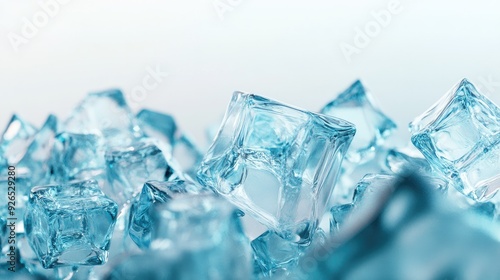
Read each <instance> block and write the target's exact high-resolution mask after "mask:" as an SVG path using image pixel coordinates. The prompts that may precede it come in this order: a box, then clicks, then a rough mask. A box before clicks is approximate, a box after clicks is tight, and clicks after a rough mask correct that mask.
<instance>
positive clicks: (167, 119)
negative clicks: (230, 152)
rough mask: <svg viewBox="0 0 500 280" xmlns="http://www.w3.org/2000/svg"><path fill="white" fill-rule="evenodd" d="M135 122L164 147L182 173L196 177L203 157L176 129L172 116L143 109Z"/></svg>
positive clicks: (183, 134)
mask: <svg viewBox="0 0 500 280" xmlns="http://www.w3.org/2000/svg"><path fill="white" fill-rule="evenodd" d="M137 120H138V121H139V124H140V126H141V128H142V129H143V130H144V132H145V133H146V134H147V135H148V136H149V137H154V138H156V139H158V140H160V142H161V143H163V144H164V145H165V146H166V149H167V150H169V151H170V152H171V154H172V156H173V157H174V159H175V160H176V161H177V162H178V163H179V165H180V168H181V170H182V171H183V172H186V173H188V174H189V175H191V176H193V177H194V176H195V175H196V169H197V168H198V165H199V164H200V162H201V160H202V158H203V155H202V153H201V152H200V150H199V149H198V147H197V146H196V145H195V144H194V143H193V141H192V140H191V139H190V138H189V136H187V135H186V134H185V133H183V132H182V131H180V130H179V129H178V127H177V124H176V122H175V120H174V118H173V117H172V116H170V115H168V114H163V113H160V112H156V111H152V110H146V109H144V110H141V111H140V112H139V113H137Z"/></svg>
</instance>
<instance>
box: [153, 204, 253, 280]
mask: <svg viewBox="0 0 500 280" xmlns="http://www.w3.org/2000/svg"><path fill="white" fill-rule="evenodd" d="M151 213H152V214H153V215H152V219H151V220H152V226H151V249H152V250H154V251H159V252H165V253H168V252H175V253H176V254H177V256H175V257H174V259H173V260H171V261H170V262H167V263H164V265H161V266H159V267H158V270H159V271H168V270H175V271H176V274H177V275H178V277H181V278H180V279H248V278H249V277H250V275H251V264H252V263H251V257H250V244H249V241H248V239H247V238H246V237H245V235H244V234H243V230H242V228H241V225H240V221H239V218H238V216H237V212H236V210H235V209H234V208H233V207H232V205H230V204H229V203H228V202H226V201H225V200H224V199H222V198H220V197H216V196H214V195H213V194H201V195H193V194H179V195H178V196H176V198H175V199H172V200H171V201H170V202H168V203H157V204H155V205H154V210H153V211H152V212H151ZM182 275H184V276H185V277H182ZM194 275H202V277H201V278H192V277H193V276H194ZM187 276H191V277H187ZM174 278H175V279H179V278H177V277H174Z"/></svg>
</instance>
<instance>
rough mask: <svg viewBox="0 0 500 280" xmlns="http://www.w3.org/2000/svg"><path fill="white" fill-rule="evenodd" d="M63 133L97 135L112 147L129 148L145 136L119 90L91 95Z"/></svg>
mask: <svg viewBox="0 0 500 280" xmlns="http://www.w3.org/2000/svg"><path fill="white" fill-rule="evenodd" d="M64 130H65V131H67V132H70V133H75V134H95V135H98V136H100V137H103V138H104V139H105V142H106V144H107V145H109V146H127V145H130V144H131V143H132V142H134V141H136V140H137V139H138V138H141V137H143V136H144V134H143V132H142V131H141V129H140V128H139V125H138V124H137V121H136V119H135V117H134V114H133V113H132V111H131V109H130V107H129V106H128V105H127V103H126V101H125V97H124V96H123V93H122V92H121V91H120V90H118V89H111V90H107V91H102V92H96V93H90V94H88V95H87V96H86V98H85V99H84V100H83V101H82V102H81V103H80V104H79V105H78V106H77V107H76V108H75V109H74V110H73V112H72V114H71V116H70V117H69V118H68V119H67V120H66V121H65V123H64Z"/></svg>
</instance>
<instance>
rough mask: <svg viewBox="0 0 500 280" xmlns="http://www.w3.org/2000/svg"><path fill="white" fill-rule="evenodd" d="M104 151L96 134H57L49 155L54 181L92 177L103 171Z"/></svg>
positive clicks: (102, 144) (100, 139) (101, 142)
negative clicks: (50, 155) (51, 152)
mask: <svg viewBox="0 0 500 280" xmlns="http://www.w3.org/2000/svg"><path fill="white" fill-rule="evenodd" d="M104 151H105V147H104V142H103V141H102V138H101V137H99V136H98V135H95V134H73V133H67V132H63V133H60V134H58V135H57V136H56V139H55V144H54V151H53V154H52V157H51V160H52V163H51V165H52V166H53V167H54V174H53V177H54V181H55V182H67V181H71V180H86V179H93V178H94V177H95V176H97V175H99V174H102V173H104V170H105V167H106V165H105V162H104Z"/></svg>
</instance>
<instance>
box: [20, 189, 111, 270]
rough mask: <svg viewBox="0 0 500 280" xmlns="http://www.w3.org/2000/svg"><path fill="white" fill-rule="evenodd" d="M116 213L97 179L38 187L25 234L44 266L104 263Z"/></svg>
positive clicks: (30, 207) (32, 195) (34, 190)
mask: <svg viewBox="0 0 500 280" xmlns="http://www.w3.org/2000/svg"><path fill="white" fill-rule="evenodd" d="M117 212H118V206H117V204H116V203H115V202H113V201H112V200H111V199H109V198H108V197H106V196H105V195H104V194H103V193H102V191H101V190H100V189H99V186H98V185H97V182H95V181H81V182H74V183H70V184H67V185H49V186H39V187H35V188H33V189H32V190H31V194H30V198H29V202H28V207H27V208H26V215H25V218H24V223H25V228H26V235H27V237H28V240H29V243H30V245H31V247H32V248H33V250H34V252H35V254H36V255H37V257H38V259H39V261H40V263H41V264H42V266H43V267H44V268H51V267H55V266H67V265H98V264H103V263H105V262H106V260H107V256H108V252H107V250H108V248H109V240H110V238H111V233H112V231H113V227H114V225H115V222H116V215H117Z"/></svg>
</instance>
